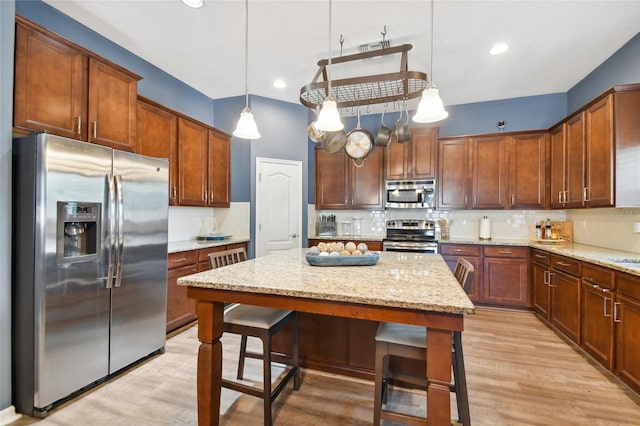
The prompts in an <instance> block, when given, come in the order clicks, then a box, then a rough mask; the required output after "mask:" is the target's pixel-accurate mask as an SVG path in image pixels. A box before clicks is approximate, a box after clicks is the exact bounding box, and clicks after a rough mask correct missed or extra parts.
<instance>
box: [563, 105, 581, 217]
mask: <svg viewBox="0 0 640 426" xmlns="http://www.w3.org/2000/svg"><path fill="white" fill-rule="evenodd" d="M584 122H585V120H584V112H583V113H581V114H578V115H576V116H575V117H573V118H571V119H569V120H567V128H566V129H567V152H566V154H565V155H566V158H567V160H566V164H565V166H566V170H565V190H566V191H567V192H566V196H565V201H566V204H565V205H564V206H565V207H582V206H583V197H582V195H583V194H582V193H583V190H584Z"/></svg>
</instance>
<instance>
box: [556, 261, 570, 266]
mask: <svg viewBox="0 0 640 426" xmlns="http://www.w3.org/2000/svg"><path fill="white" fill-rule="evenodd" d="M556 265H560V266H573V265H572V264H571V263H566V262H556Z"/></svg>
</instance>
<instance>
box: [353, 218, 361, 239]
mask: <svg viewBox="0 0 640 426" xmlns="http://www.w3.org/2000/svg"><path fill="white" fill-rule="evenodd" d="M351 231H352V232H353V235H355V236H356V237H359V236H361V235H362V218H361V217H352V218H351Z"/></svg>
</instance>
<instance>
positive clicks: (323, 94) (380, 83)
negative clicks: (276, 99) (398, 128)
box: [300, 44, 428, 109]
mask: <svg viewBox="0 0 640 426" xmlns="http://www.w3.org/2000/svg"><path fill="white" fill-rule="evenodd" d="M412 47H413V46H412V45H411V44H403V45H400V46H396V47H389V48H383V49H377V50H373V51H369V52H362V53H355V54H352V55H347V56H340V57H338V58H331V64H332V65H335V64H340V63H346V62H352V61H360V60H366V59H371V58H374V57H377V56H386V55H392V54H396V53H400V54H401V58H400V71H399V72H394V73H387V74H377V75H367V76H361V77H352V78H344V79H339V80H333V79H332V80H331V95H332V97H333V99H334V100H335V101H336V104H337V107H338V108H349V107H359V106H363V105H373V104H382V103H392V102H400V101H407V100H409V99H414V98H417V97H419V96H420V95H421V94H422V91H423V90H424V89H425V88H426V87H427V85H428V81H427V75H426V74H425V73H423V72H419V71H409V70H408V69H407V68H408V58H407V56H408V55H407V52H408V51H409V50H411V48H412ZM328 64H329V60H328V59H321V60H320V61H318V66H319V69H318V71H317V72H316V74H315V76H314V77H313V80H311V83H309V84H307V85H306V86H304V87H302V88H301V89H300V102H301V103H302V104H303V105H304V106H306V107H308V108H311V109H316V108H320V107H321V106H322V103H323V102H324V100H325V99H326V98H327V95H328V93H327V91H328V83H329V82H328V78H327V65H328ZM320 77H322V80H320V81H318V79H319V78H320Z"/></svg>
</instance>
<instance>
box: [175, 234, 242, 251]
mask: <svg viewBox="0 0 640 426" xmlns="http://www.w3.org/2000/svg"><path fill="white" fill-rule="evenodd" d="M249 240H250V239H249V238H248V237H238V238H234V237H231V238H225V239H224V240H218V241H197V240H186V241H174V242H171V243H169V244H168V246H167V251H168V252H169V253H179V252H181V251H190V250H198V249H203V248H209V247H219V246H226V245H228V244H237V243H245V242H248V241H249Z"/></svg>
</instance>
